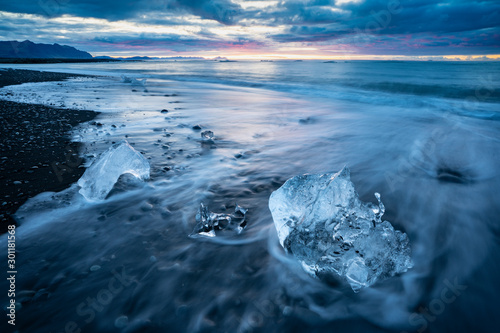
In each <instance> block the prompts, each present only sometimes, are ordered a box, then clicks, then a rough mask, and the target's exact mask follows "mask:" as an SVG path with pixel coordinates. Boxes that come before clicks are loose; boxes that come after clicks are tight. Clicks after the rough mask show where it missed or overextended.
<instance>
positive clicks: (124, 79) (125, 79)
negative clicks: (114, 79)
mask: <svg viewBox="0 0 500 333" xmlns="http://www.w3.org/2000/svg"><path fill="white" fill-rule="evenodd" d="M146 80H147V79H142V80H137V79H136V78H133V77H128V76H126V75H123V74H122V75H121V82H122V83H132V85H137V86H143V87H144V86H145V85H146Z"/></svg>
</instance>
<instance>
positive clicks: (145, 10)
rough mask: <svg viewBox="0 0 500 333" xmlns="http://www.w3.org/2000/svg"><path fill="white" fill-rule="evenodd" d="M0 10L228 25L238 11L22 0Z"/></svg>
mask: <svg viewBox="0 0 500 333" xmlns="http://www.w3.org/2000/svg"><path fill="white" fill-rule="evenodd" d="M0 10H2V11H7V12H13V13H26V14H36V15H41V16H44V17H59V16H62V15H72V16H78V17H93V18H102V19H106V20H110V21H116V20H127V19H140V18H142V17H144V16H146V17H148V16H154V17H155V16H158V15H162V14H163V15H172V14H179V13H181V14H182V13H190V14H193V15H196V16H199V17H201V18H204V19H210V20H215V21H218V22H221V23H224V24H231V23H232V21H233V17H234V16H235V15H236V14H238V13H239V11H240V10H241V7H240V6H239V5H237V4H235V3H233V2H231V1H230V0H165V1H160V0H122V1H114V0H23V1H3V2H2V4H1V5H0Z"/></svg>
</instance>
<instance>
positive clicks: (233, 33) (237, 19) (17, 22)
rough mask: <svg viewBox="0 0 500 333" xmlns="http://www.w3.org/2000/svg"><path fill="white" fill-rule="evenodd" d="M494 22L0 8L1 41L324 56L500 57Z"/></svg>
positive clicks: (365, 14) (305, 1) (102, 1)
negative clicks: (312, 50)
mask: <svg viewBox="0 0 500 333" xmlns="http://www.w3.org/2000/svg"><path fill="white" fill-rule="evenodd" d="M2 12H3V14H2ZM12 13H19V15H14V14H12ZM499 22H500V2H499V1H497V0H484V1H466V0H445V1H441V2H435V1H431V0H412V1H403V0H350V1H349V0H271V1H258V0H251V1H250V0H248V1H247V0H123V1H119V2H117V1H114V0H79V1H77V0H23V1H3V2H2V3H1V4H0V30H1V31H2V32H3V36H4V38H7V39H31V40H34V41H38V42H53V41H57V42H64V41H65V40H67V41H70V42H71V43H73V44H75V43H76V44H78V43H88V46H89V47H90V48H92V49H98V47H99V45H101V47H104V46H105V47H106V48H107V49H113V47H117V48H119V47H122V46H124V45H126V46H127V47H130V46H131V45H133V46H134V47H139V44H140V43H143V45H144V46H145V47H153V45H156V44H155V43H157V45H163V46H164V47H167V45H168V47H170V48H172V50H174V51H175V50H177V49H182V50H185V51H186V52H188V51H189V48H191V49H192V50H195V51H197V50H203V49H204V48H205V49H206V50H213V49H214V47H220V48H225V47H227V46H228V45H229V46H232V47H243V45H244V44H245V43H247V44H248V46H249V47H250V46H251V47H256V48H262V49H266V50H272V49H273V48H274V49H276V50H277V49H281V48H283V47H287V46H293V47H301V46H306V47H311V46H314V47H318V49H320V50H322V51H323V52H336V51H338V50H344V51H345V52H357V53H361V54H389V55H399V54H415V55H427V54H429V55H432V54H480V53H483V54H492V53H500V24H499ZM33 26H36V28H37V29H33ZM41 36H42V37H41ZM96 37H97V38H98V39H100V40H97V39H96ZM125 41H127V42H126V43H125ZM169 41H170V42H169ZM92 42H95V43H97V44H96V46H92V44H91V43H92ZM71 43H70V45H71ZM169 43H170V44H169ZM113 45H114V46H113ZM154 47H156V46H154ZM169 50H170V49H169Z"/></svg>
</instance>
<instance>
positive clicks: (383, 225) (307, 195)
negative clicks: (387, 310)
mask: <svg viewBox="0 0 500 333" xmlns="http://www.w3.org/2000/svg"><path fill="white" fill-rule="evenodd" d="M375 196H376V198H377V200H378V206H376V205H373V204H371V203H364V202H362V201H360V200H359V198H358V194H357V193H356V191H355V189H354V184H353V183H352V182H351V180H350V172H349V169H348V168H347V167H344V168H343V169H342V170H341V171H339V172H338V173H327V174H320V175H302V176H296V177H293V178H291V179H289V180H288V181H287V182H286V183H285V184H284V185H283V186H281V187H280V188H279V189H277V190H276V191H274V192H273V193H272V194H271V198H270V199H269V208H270V210H271V213H272V216H273V220H274V224H275V227H276V230H277V232H278V238H279V241H280V243H281V245H282V246H283V248H284V249H285V250H286V252H288V253H290V254H293V255H294V256H295V257H296V258H297V259H298V260H299V261H300V263H301V264H302V266H303V267H304V269H305V270H306V271H307V272H308V273H310V274H311V275H313V276H315V277H319V278H326V279H330V278H331V277H332V276H333V277H335V278H337V277H339V278H340V279H343V280H344V281H346V282H348V283H349V284H350V285H351V287H352V289H353V290H354V291H355V292H358V291H359V290H360V289H361V288H363V287H367V286H370V285H372V284H373V283H375V282H376V281H378V280H381V279H384V278H388V277H391V276H393V275H395V274H398V273H402V272H406V271H407V270H408V269H409V268H411V267H412V266H413V263H412V261H411V258H410V254H411V253H410V252H411V250H410V246H409V242H408V237H407V236H406V234H405V233H402V232H400V231H398V230H394V228H393V226H392V225H391V224H390V223H389V222H388V221H382V219H381V217H382V215H383V214H384V212H385V208H384V205H383V204H382V202H381V201H380V195H379V194H378V193H375Z"/></svg>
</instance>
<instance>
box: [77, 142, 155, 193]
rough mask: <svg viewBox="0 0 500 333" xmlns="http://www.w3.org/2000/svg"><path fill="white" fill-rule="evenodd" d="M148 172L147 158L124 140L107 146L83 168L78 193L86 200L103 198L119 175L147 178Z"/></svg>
mask: <svg viewBox="0 0 500 333" xmlns="http://www.w3.org/2000/svg"><path fill="white" fill-rule="evenodd" d="M149 172H150V166H149V162H148V160H147V159H146V158H144V156H142V155H141V153H139V152H138V151H137V150H135V149H134V148H132V146H131V145H129V143H128V142H127V141H125V140H124V141H121V142H119V143H116V144H114V145H112V146H111V147H109V149H108V150H106V151H105V152H103V153H102V154H101V155H99V157H98V158H97V159H96V160H95V161H94V162H93V163H92V165H91V166H90V167H89V168H88V169H87V170H85V173H84V174H83V176H82V177H81V178H80V179H79V180H78V185H79V186H80V187H81V188H80V194H82V195H83V196H84V197H85V198H87V200H103V199H105V198H106V196H107V195H108V193H109V192H110V191H111V190H112V189H113V186H114V185H115V183H116V182H117V181H118V178H119V177H120V176H121V175H123V174H125V173H129V174H132V175H134V176H135V177H137V178H139V179H148V178H149Z"/></svg>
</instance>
